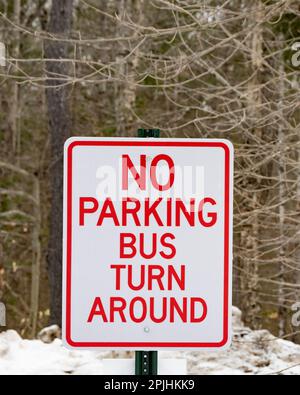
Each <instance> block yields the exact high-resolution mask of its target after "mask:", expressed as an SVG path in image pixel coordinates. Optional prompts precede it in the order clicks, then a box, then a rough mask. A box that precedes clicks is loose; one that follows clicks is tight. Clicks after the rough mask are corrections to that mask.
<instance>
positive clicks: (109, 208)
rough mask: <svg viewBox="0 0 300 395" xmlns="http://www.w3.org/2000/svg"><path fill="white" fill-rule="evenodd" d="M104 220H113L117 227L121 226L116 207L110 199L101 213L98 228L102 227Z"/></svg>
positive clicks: (105, 202) (104, 204)
mask: <svg viewBox="0 0 300 395" xmlns="http://www.w3.org/2000/svg"><path fill="white" fill-rule="evenodd" d="M104 218H112V220H113V221H114V224H115V225H116V226H120V223H119V220H118V216H117V213H116V210H115V206H114V204H113V202H112V200H111V199H110V198H107V199H105V201H104V203H103V206H102V210H101V213H100V215H99V219H98V222H97V226H101V225H102V223H103V220H104Z"/></svg>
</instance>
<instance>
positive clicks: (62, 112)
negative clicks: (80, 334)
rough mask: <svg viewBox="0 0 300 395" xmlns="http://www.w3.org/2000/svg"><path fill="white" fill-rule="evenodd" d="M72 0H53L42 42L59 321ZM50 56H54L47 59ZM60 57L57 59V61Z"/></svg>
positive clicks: (54, 315)
mask: <svg viewBox="0 0 300 395" xmlns="http://www.w3.org/2000/svg"><path fill="white" fill-rule="evenodd" d="M72 12H73V0H65V1H61V0H53V1H52V9H51V15H50V23H49V28H48V31H49V33H50V35H51V37H52V38H53V39H52V40H48V41H46V43H45V57H46V59H50V60H49V61H48V60H46V70H47V77H48V78H49V80H48V81H47V90H46V95H47V103H48V114H49V121H50V125H49V128H50V129H49V130H50V140H51V159H50V161H51V164H50V166H51V181H50V182H51V194H52V197H51V209H50V213H49V217H50V237H49V250H48V269H49V280H50V289H51V321H52V322H53V323H56V324H60V323H61V304H62V295H61V292H62V288H61V287H62V218H63V146H64V142H65V140H66V139H67V137H68V136H70V133H71V113H70V108H69V97H68V95H69V88H68V87H67V86H66V85H64V84H63V83H62V82H61V80H60V77H61V76H67V75H68V64H67V63H66V62H64V61H63V60H64V59H67V58H68V53H69V46H68V44H67V43H66V42H65V41H64V40H65V39H66V38H68V36H69V35H70V31H71V24H72ZM51 59H52V60H53V59H55V60H53V61H51ZM60 60H61V61H60Z"/></svg>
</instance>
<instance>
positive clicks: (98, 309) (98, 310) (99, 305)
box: [87, 297, 108, 323]
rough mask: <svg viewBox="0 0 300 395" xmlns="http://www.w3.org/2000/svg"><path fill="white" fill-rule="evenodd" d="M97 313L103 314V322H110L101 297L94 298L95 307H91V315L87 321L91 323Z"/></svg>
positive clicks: (98, 314)
mask: <svg viewBox="0 0 300 395" xmlns="http://www.w3.org/2000/svg"><path fill="white" fill-rule="evenodd" d="M95 315H96V316H101V317H102V320H103V322H108V321H107V316H106V314H105V310H104V307H103V304H102V302H101V298H99V297H98V298H95V300H94V303H93V307H92V309H91V312H90V315H89V318H88V321H87V322H89V323H90V322H92V321H93V319H94V317H95Z"/></svg>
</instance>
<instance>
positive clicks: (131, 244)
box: [120, 233, 137, 258]
mask: <svg viewBox="0 0 300 395" xmlns="http://www.w3.org/2000/svg"><path fill="white" fill-rule="evenodd" d="M126 239H127V241H126ZM128 239H129V240H128ZM135 243H136V236H135V235H134V234H133V233H121V234H120V258H134V257H135V256H136V253H137V251H136V247H135ZM125 249H130V250H131V251H130V252H127V253H126V252H125Z"/></svg>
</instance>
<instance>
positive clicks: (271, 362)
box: [0, 308, 300, 375]
mask: <svg viewBox="0 0 300 395" xmlns="http://www.w3.org/2000/svg"><path fill="white" fill-rule="evenodd" d="M233 329H234V336H233V342H232V346H231V348H230V349H229V350H227V351H221V352H213V353H208V352H198V351H197V352H196V351H192V352H191V351H172V352H171V351H170V352H160V354H159V355H160V358H186V359H187V361H188V373H189V374H209V375H216V374H218V375H219V374H221V375H244V374H255V375H259V374H283V375H299V374H300V346H299V345H296V344H294V343H292V342H289V341H286V340H282V339H278V338H276V337H274V336H273V335H271V334H270V333H269V332H268V331H266V330H259V331H252V330H251V329H249V328H247V327H245V326H244V324H243V322H242V314H241V311H240V310H239V309H237V308H233ZM53 333H57V327H50V328H46V329H45V330H44V331H42V335H40V337H43V339H44V341H45V340H46V341H47V342H49V341H51V339H52V336H53ZM124 354H125V353H124V352H116V351H115V352H113V353H112V352H103V351H102V352H96V351H77V350H74V351H70V350H67V349H66V348H65V347H64V346H63V345H62V342H61V340H60V339H55V340H54V341H53V342H52V343H50V344H45V343H44V342H42V341H41V340H24V339H22V338H21V337H20V336H19V335H18V333H17V332H15V331H13V330H9V331H6V332H2V333H0V374H2V375H10V374H23V375H40V374H47V375H71V374H74V375H86V374H88V375H99V374H101V373H102V372H103V368H102V359H104V358H111V357H112V355H113V356H114V357H124ZM127 356H128V354H127Z"/></svg>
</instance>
